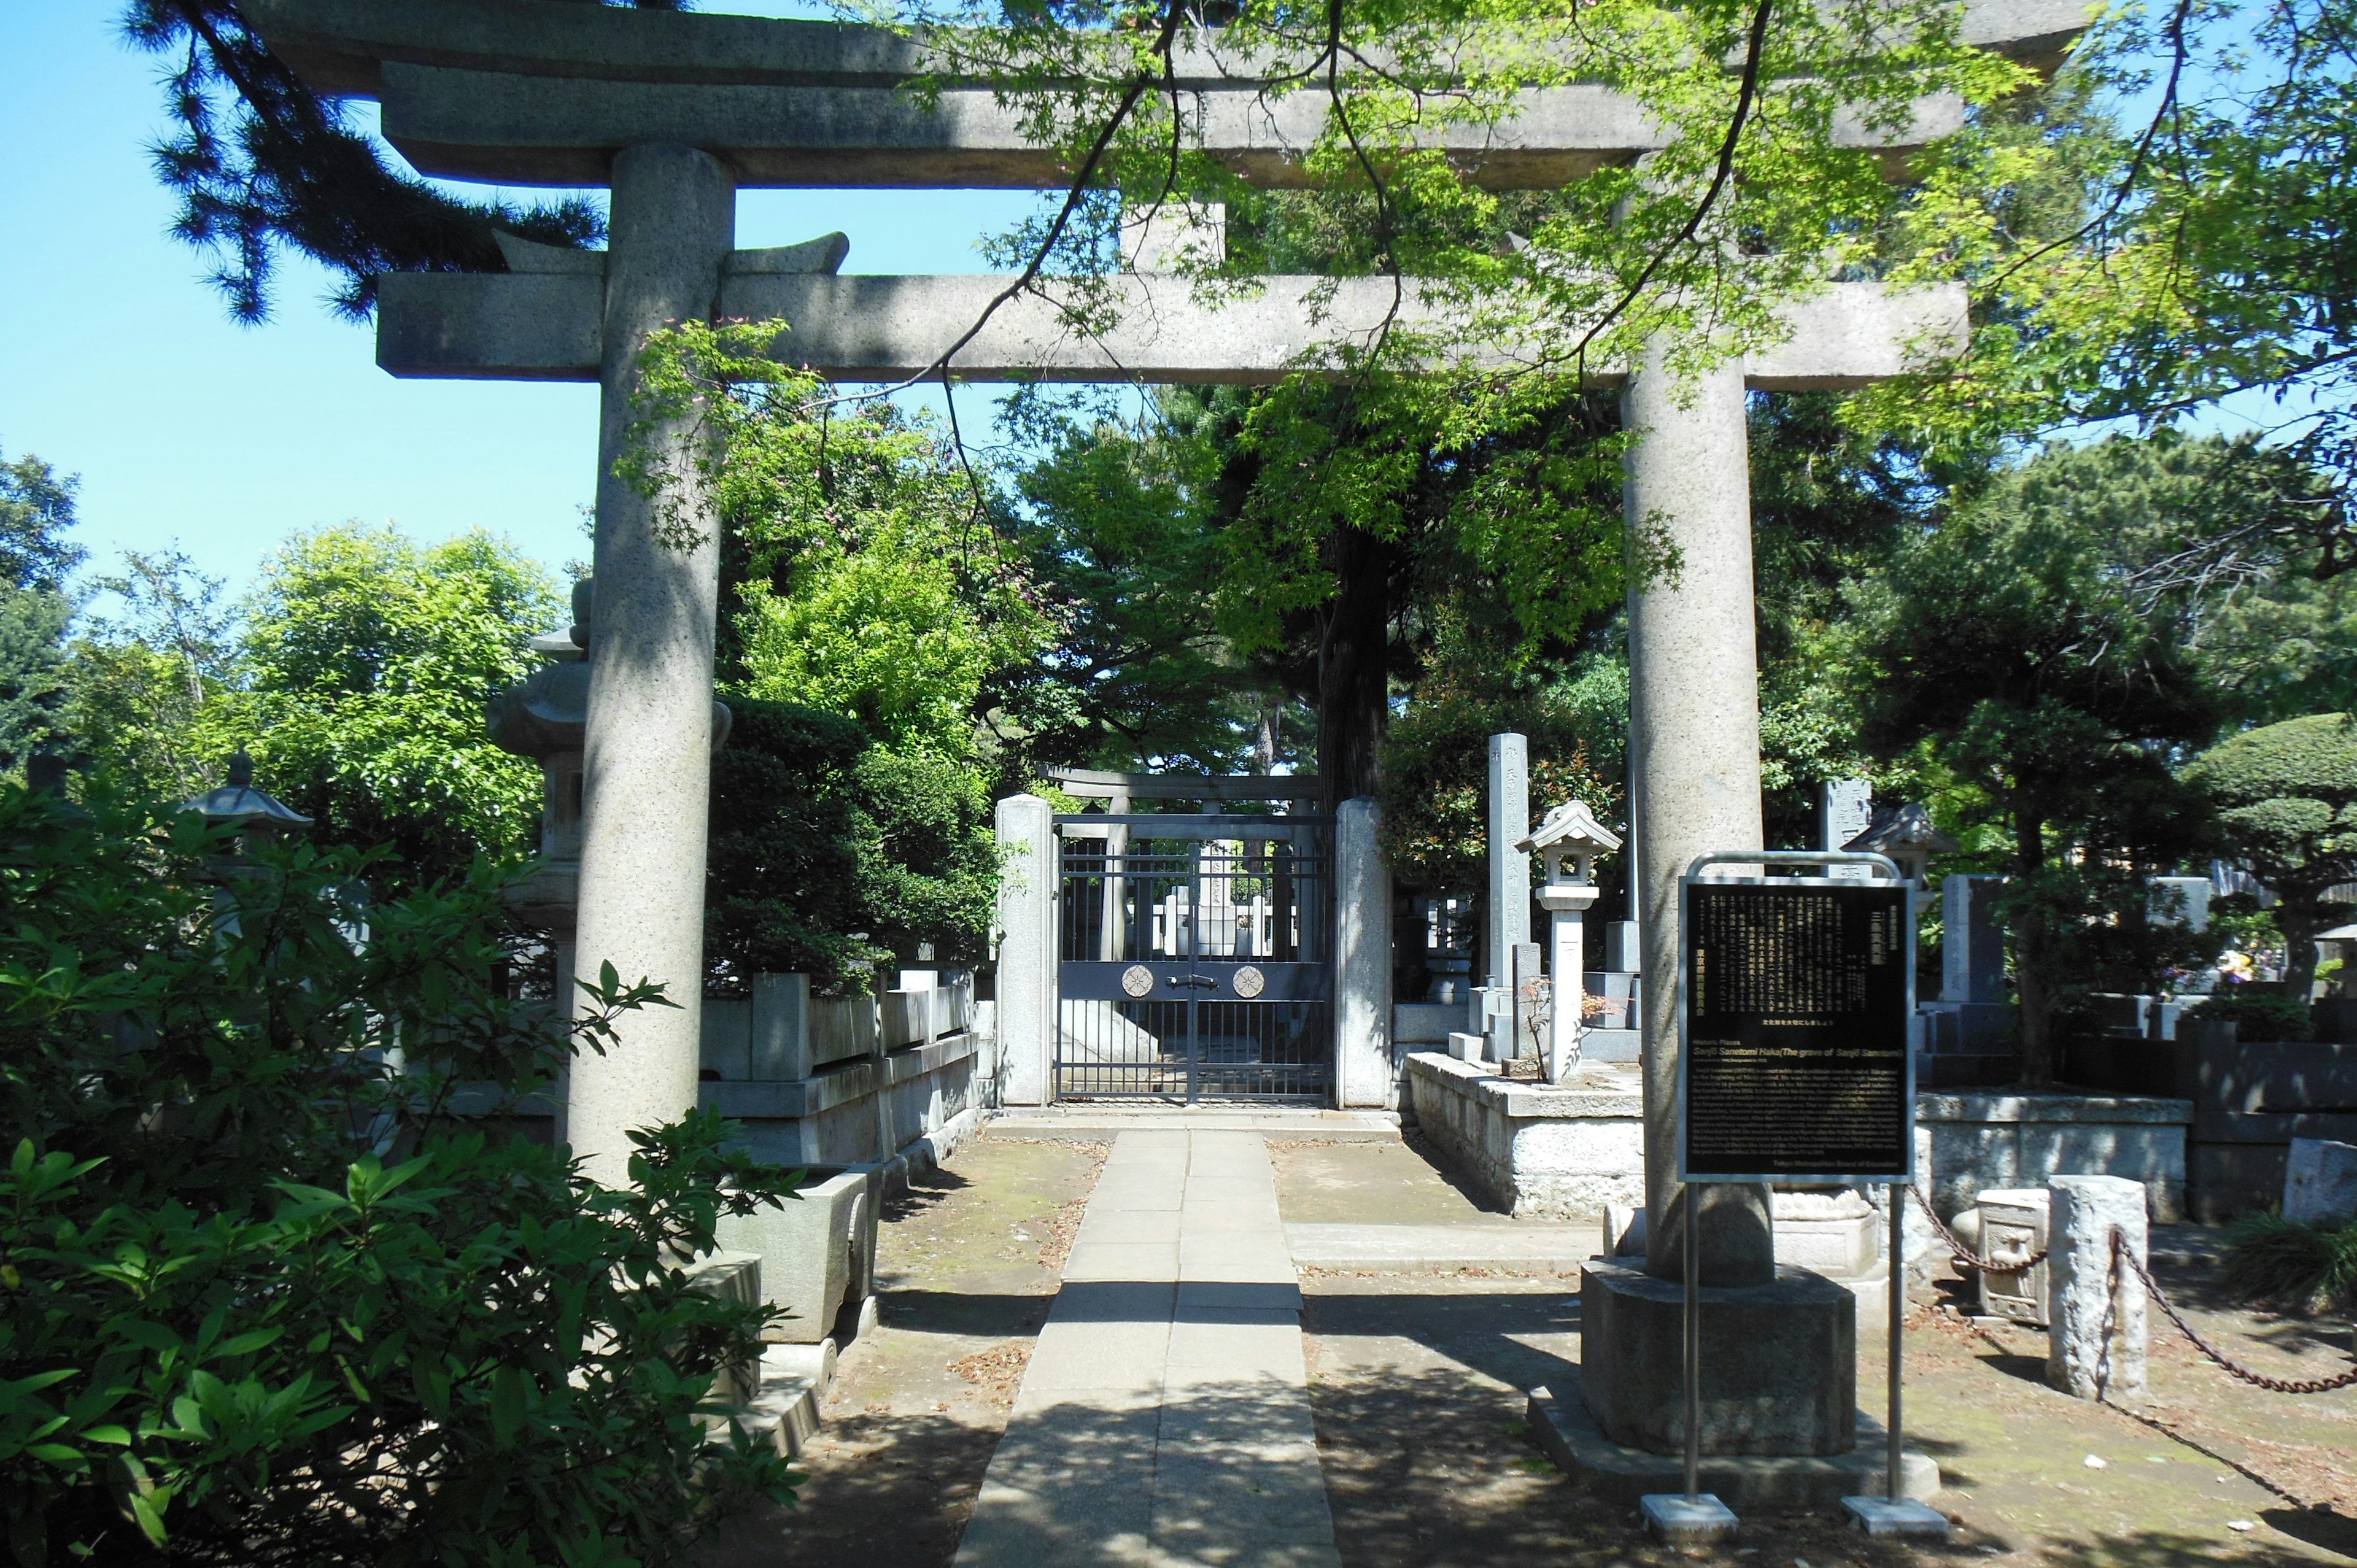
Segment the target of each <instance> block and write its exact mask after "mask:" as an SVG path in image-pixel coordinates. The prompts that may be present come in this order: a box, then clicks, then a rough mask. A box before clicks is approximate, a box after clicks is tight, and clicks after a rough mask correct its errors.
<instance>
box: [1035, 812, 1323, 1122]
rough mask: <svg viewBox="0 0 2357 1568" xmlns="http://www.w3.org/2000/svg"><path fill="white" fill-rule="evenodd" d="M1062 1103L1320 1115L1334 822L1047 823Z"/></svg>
mask: <svg viewBox="0 0 2357 1568" xmlns="http://www.w3.org/2000/svg"><path fill="white" fill-rule="evenodd" d="M1056 824H1057V829H1058V832H1059V833H1060V843H1061V860H1060V900H1059V902H1060V909H1059V915H1060V920H1059V929H1060V933H1061V935H1060V949H1061V951H1060V955H1059V957H1060V963H1059V966H1058V997H1057V1024H1058V1028H1057V1039H1056V1092H1057V1095H1058V1096H1059V1098H1062V1099H1075V1100H1082V1099H1088V1100H1094V1099H1157V1100H1169V1101H1185V1102H1187V1103H1192V1102H1194V1101H1198V1100H1202V1099H1212V1100H1254V1101H1267V1100H1286V1101H1318V1102H1321V1103H1322V1102H1325V1101H1329V1100H1330V1098H1331V1095H1332V1090H1333V1081H1334V1065H1333V1064H1334V1009H1333V971H1332V963H1331V948H1332V937H1331V927H1332V906H1331V897H1330V889H1331V887H1332V864H1331V848H1330V839H1331V832H1330V828H1331V819H1329V818H1324V817H1298V816H1286V817H1271V816H1244V815H1232V814H1221V815H1209V814H1206V815H1181V814H1179V813H1176V812H1173V813H1168V814H1158V815H1157V814H1142V815H1127V814H1124V815H1118V816H1106V815H1082V816H1067V817H1059V818H1057V819H1056Z"/></svg>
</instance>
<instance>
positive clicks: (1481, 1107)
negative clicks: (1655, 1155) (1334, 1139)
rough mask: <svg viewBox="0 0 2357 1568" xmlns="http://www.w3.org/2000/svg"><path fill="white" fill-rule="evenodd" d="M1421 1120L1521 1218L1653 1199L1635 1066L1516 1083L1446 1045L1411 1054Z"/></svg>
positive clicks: (1581, 1214)
mask: <svg viewBox="0 0 2357 1568" xmlns="http://www.w3.org/2000/svg"><path fill="white" fill-rule="evenodd" d="M1407 1091H1408V1103H1409V1105H1410V1106H1411V1107H1412V1108H1413V1110H1414V1111H1415V1121H1416V1125H1417V1127H1418V1128H1420V1129H1421V1130H1422V1132H1423V1133H1424V1135H1425V1136H1426V1137H1427V1138H1429V1139H1430V1140H1431V1141H1432V1142H1433V1144H1435V1145H1437V1147H1438V1148H1439V1150H1440V1152H1441V1153H1442V1154H1443V1155H1446V1156H1447V1157H1448V1160H1449V1162H1450V1163H1451V1164H1452V1165H1455V1166H1456V1167H1457V1168H1458V1171H1459V1172H1460V1173H1461V1174H1462V1175H1463V1176H1465V1178H1466V1179H1467V1180H1468V1181H1469V1182H1470V1183H1471V1184H1472V1185H1473V1186H1474V1187H1476V1188H1478V1189H1479V1190H1480V1191H1481V1192H1482V1193H1483V1194H1484V1195H1485V1196H1486V1197H1488V1198H1489V1199H1490V1200H1491V1202H1493V1203H1495V1204H1496V1205H1497V1206H1498V1207H1499V1208H1503V1209H1505V1210H1506V1211H1508V1212H1509V1213H1511V1214H1512V1215H1513V1216H1514V1217H1515V1218H1516V1219H1555V1220H1564V1219H1590V1218H1593V1217H1595V1216H1597V1215H1599V1214H1601V1213H1602V1212H1603V1209H1604V1206H1605V1205H1606V1204H1608V1203H1611V1204H1617V1205H1620V1206H1622V1207H1630V1206H1633V1205H1637V1204H1641V1203H1642V1202H1644V1201H1645V1176H1644V1170H1645V1109H1644V1096H1643V1094H1642V1092H1641V1090H1640V1088H1639V1086H1638V1078H1637V1075H1636V1074H1635V1073H1634V1072H1625V1071H1618V1070H1614V1069H1587V1070H1585V1071H1584V1072H1583V1073H1582V1074H1581V1076H1580V1078H1579V1079H1578V1080H1577V1082H1575V1083H1572V1084H1567V1085H1565V1086H1562V1087H1556V1086H1555V1085H1551V1084H1541V1083H1517V1082H1509V1081H1508V1080H1506V1079H1501V1078H1497V1077H1493V1076H1491V1073H1490V1071H1489V1069H1487V1068H1485V1067H1483V1066H1482V1065H1481V1064H1480V1063H1477V1062H1465V1061H1458V1059H1457V1058H1454V1057H1449V1056H1444V1055H1441V1054H1440V1053H1439V1052H1437V1051H1417V1052H1415V1054H1413V1055H1411V1056H1410V1057H1409V1058H1407Z"/></svg>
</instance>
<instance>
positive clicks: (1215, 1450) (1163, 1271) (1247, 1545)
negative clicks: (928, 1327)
mask: <svg viewBox="0 0 2357 1568" xmlns="http://www.w3.org/2000/svg"><path fill="white" fill-rule="evenodd" d="M957 1563H958V1568H1060V1565H1062V1564H1068V1563H1069V1564H1075V1565H1078V1564H1092V1565H1093V1564H1101V1563H1117V1564H1140V1565H1149V1568H1339V1563H1340V1558H1339V1557H1337V1555H1336V1554H1335V1550H1334V1524H1333V1519H1332V1516H1331V1514H1330V1513H1329V1510H1328V1508H1327V1501H1326V1483H1325V1477H1324V1475H1323V1473H1322V1472H1321V1470H1320V1468H1319V1466H1318V1441H1317V1433H1316V1430H1315V1428H1314V1426H1313V1424H1312V1423H1311V1418H1310V1405H1309V1393H1308V1377H1307V1374H1306V1372H1305V1370H1304V1367H1303V1361H1302V1348H1301V1291H1300V1287H1299V1286H1298V1284H1297V1283H1295V1279H1294V1273H1293V1262H1292V1259H1291V1257H1290V1256H1289V1255H1288V1253H1287V1251H1286V1241H1285V1230H1284V1227H1283V1225H1282V1224H1281V1223H1280V1221H1279V1219H1278V1216H1277V1208H1276V1185H1275V1176H1274V1175H1273V1173H1272V1171H1271V1169H1270V1166H1269V1159H1268V1150H1267V1148H1266V1146H1265V1144H1264V1143H1263V1141H1262V1139H1261V1136H1260V1134H1259V1133H1249V1132H1227V1131H1187V1130H1179V1129H1172V1130H1168V1131H1158V1130H1157V1131H1128V1132H1124V1133H1121V1134H1120V1135H1119V1137H1118V1138H1117V1139H1115V1141H1114V1149H1113V1155H1112V1157H1111V1158H1110V1159H1109V1160H1108V1161H1107V1162H1106V1165H1105V1167H1104V1172H1103V1175H1102V1176H1100V1177H1099V1178H1098V1181H1097V1186H1096V1191H1095V1193H1094V1195H1093V1196H1092V1197H1091V1198H1090V1200H1089V1206H1088V1209H1087V1212H1086V1214H1085V1215H1084V1217H1083V1218H1082V1222H1081V1230H1080V1236H1079V1239H1078V1240H1076V1241H1075V1243H1074V1245H1073V1248H1072V1254H1071V1260H1070V1261H1069V1262H1067V1263H1066V1264H1065V1267H1064V1275H1063V1285H1062V1288H1061V1289H1060V1291H1059V1292H1058V1294H1057V1296H1056V1302H1055V1305H1054V1308H1053V1309H1052V1310H1051V1311H1050V1313H1049V1317H1048V1322H1047V1325H1046V1326H1045V1327H1043V1328H1042V1329H1041V1330H1040V1334H1039V1343H1038V1344H1037V1346H1036V1347H1035V1348H1033V1350H1032V1353H1031V1360H1030V1365H1029V1367H1028V1369H1027V1370H1026V1371H1025V1373H1024V1378H1023V1386H1022V1389H1021V1391H1020V1392H1019V1393H1017V1396H1016V1402H1015V1410H1014V1413H1013V1416H1012V1419H1011V1420H1010V1421H1009V1423H1008V1424H1007V1428H1006V1435H1005V1436H1004V1437H1002V1438H1001V1439H1000V1440H999V1444H998V1449H997V1452H996V1454H994V1455H992V1457H991V1461H990V1469H989V1473H988V1475H987V1476H986V1477H985V1478H984V1481H983V1487H982V1496H981V1498H980V1500H979V1501H978V1502H977V1504H976V1506H975V1509H974V1517H973V1520H972V1521H971V1522H970V1523H968V1525H967V1526H966V1530H965V1537H964V1540H963V1542H962V1543H961V1544H960V1546H959V1548H958V1554H957Z"/></svg>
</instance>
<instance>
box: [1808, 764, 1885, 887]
mask: <svg viewBox="0 0 2357 1568" xmlns="http://www.w3.org/2000/svg"><path fill="white" fill-rule="evenodd" d="M1873 822H1874V781H1873V780H1872V779H1826V780H1825V781H1824V783H1822V784H1819V785H1818V786H1817V847H1818V848H1819V849H1842V848H1844V847H1846V846H1847V844H1848V843H1849V841H1850V840H1852V839H1854V838H1856V837H1857V835H1858V834H1860V833H1862V832H1866V830H1867V828H1868V827H1870V826H1871V825H1873ZM1872 871H1873V868H1872V867H1871V866H1865V865H1835V866H1828V867H1827V868H1826V870H1825V875H1828V876H1831V877H1833V878H1835V880H1836V881H1842V882H1866V881H1870V880H1872Z"/></svg>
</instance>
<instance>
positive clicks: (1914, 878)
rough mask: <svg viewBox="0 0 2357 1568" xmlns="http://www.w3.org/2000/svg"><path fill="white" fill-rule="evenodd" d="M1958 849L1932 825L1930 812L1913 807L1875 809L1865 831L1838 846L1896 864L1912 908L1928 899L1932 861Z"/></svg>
mask: <svg viewBox="0 0 2357 1568" xmlns="http://www.w3.org/2000/svg"><path fill="white" fill-rule="evenodd" d="M1958 847H1959V846H1958V845H1957V843H1956V841H1955V840H1953V839H1952V838H1950V837H1949V836H1948V835H1947V834H1945V833H1943V832H1941V831H1940V830H1939V829H1938V828H1936V827H1934V826H1932V813H1931V812H1929V811H1925V810H1924V809H1923V808H1922V807H1921V806H1915V805H1907V806H1877V807H1876V808H1875V809H1874V820H1873V821H1872V822H1868V823H1867V828H1866V831H1865V832H1862V833H1860V834H1858V835H1857V837H1856V838H1854V839H1852V840H1850V841H1849V843H1846V844H1844V845H1842V848H1844V849H1845V850H1848V851H1850V852H1852V853H1853V854H1879V855H1883V856H1886V857H1887V858H1889V859H1890V860H1892V861H1895V862H1897V863H1898V865H1899V870H1900V875H1903V876H1905V877H1906V878H1907V886H1908V888H1909V890H1910V891H1909V894H1908V897H1910V898H1911V899H1913V900H1915V903H1914V904H1913V905H1912V906H1911V908H1921V906H1922V903H1923V901H1924V900H1926V899H1928V898H1929V897H1931V891H1930V889H1931V883H1930V881H1929V880H1928V877H1929V875H1930V868H1931V864H1932V856H1933V855H1935V854H1955V853H1956V850H1957V848H1958Z"/></svg>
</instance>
